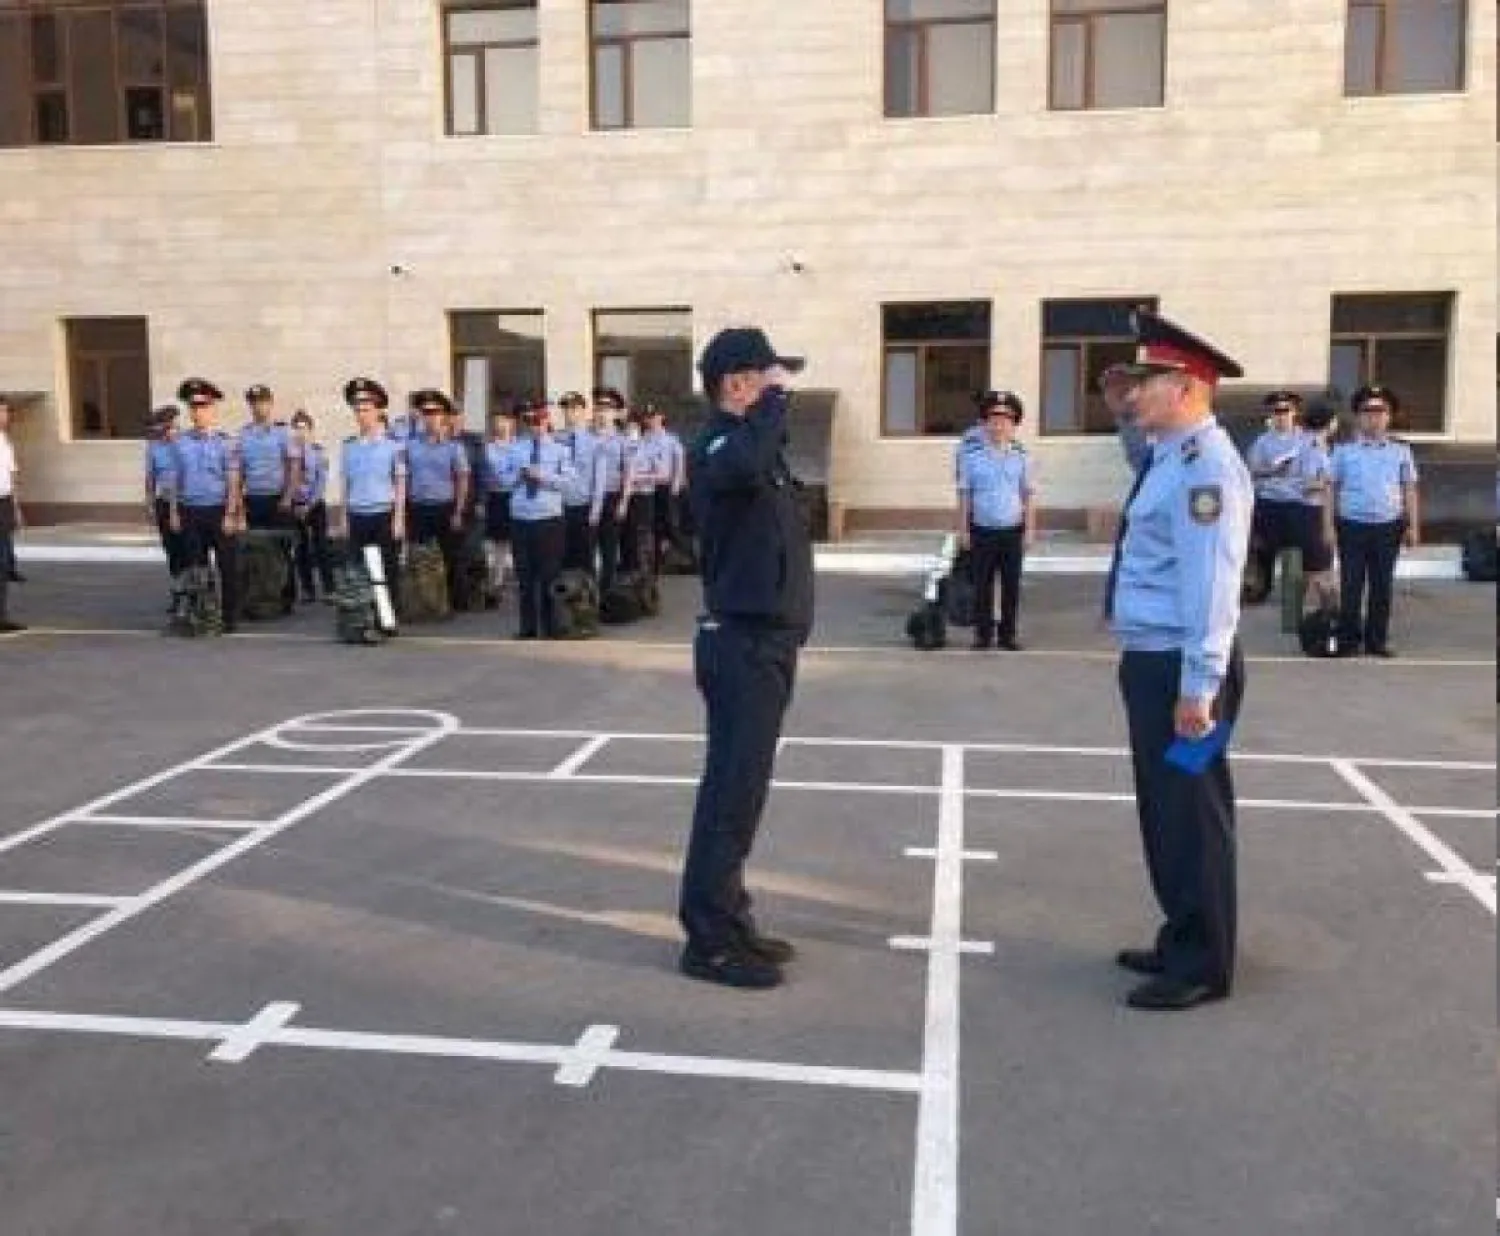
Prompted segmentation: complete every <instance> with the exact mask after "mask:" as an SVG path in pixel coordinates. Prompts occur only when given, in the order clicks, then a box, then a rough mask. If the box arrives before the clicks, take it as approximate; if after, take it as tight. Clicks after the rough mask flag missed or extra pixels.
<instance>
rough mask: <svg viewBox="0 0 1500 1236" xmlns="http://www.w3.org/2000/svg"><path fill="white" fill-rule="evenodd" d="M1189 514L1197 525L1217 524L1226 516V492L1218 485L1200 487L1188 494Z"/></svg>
mask: <svg viewBox="0 0 1500 1236" xmlns="http://www.w3.org/2000/svg"><path fill="white" fill-rule="evenodd" d="M1188 512H1189V513H1190V514H1191V515H1192V517H1193V522H1194V523H1195V524H1203V525H1204V526H1207V525H1209V524H1216V523H1218V522H1219V517H1220V516H1221V515H1223V514H1224V490H1223V488H1222V487H1220V486H1218V485H1198V486H1196V487H1194V489H1193V490H1192V491H1191V492H1190V493H1189V494H1188Z"/></svg>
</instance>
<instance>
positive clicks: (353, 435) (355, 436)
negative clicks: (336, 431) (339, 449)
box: [344, 433, 359, 446]
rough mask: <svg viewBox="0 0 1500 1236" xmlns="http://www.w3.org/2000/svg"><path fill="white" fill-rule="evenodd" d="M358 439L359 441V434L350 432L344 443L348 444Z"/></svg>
mask: <svg viewBox="0 0 1500 1236" xmlns="http://www.w3.org/2000/svg"><path fill="white" fill-rule="evenodd" d="M358 441H359V435H358V434H357V433H351V434H350V435H349V436H348V437H347V438H345V439H344V445H345V446H348V445H349V444H350V443H351V442H358Z"/></svg>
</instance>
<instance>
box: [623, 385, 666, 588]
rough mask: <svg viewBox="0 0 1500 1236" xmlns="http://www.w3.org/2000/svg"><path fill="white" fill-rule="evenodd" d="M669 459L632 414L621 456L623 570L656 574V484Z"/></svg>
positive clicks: (640, 420)
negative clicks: (662, 454)
mask: <svg viewBox="0 0 1500 1236" xmlns="http://www.w3.org/2000/svg"><path fill="white" fill-rule="evenodd" d="M665 466H666V464H665V461H664V460H662V459H661V458H660V456H659V455H658V453H657V452H656V451H655V450H654V449H653V448H652V446H651V445H650V444H649V443H648V442H647V441H646V438H645V433H644V427H643V425H642V417H641V416H640V414H638V413H632V414H631V416H630V419H629V421H628V422H627V423H626V426H625V449H624V453H623V455H622V457H621V465H620V472H621V478H622V479H621V482H620V506H619V520H620V569H621V570H622V571H629V572H630V573H632V574H640V573H642V572H644V573H646V574H649V575H655V574H657V570H656V554H655V553H654V552H653V551H652V548H651V542H652V538H653V535H654V534H653V528H654V526H655V524H654V506H655V501H656V485H657V482H658V481H659V480H660V479H661V475H662V469H664V468H665Z"/></svg>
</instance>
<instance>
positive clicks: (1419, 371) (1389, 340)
mask: <svg viewBox="0 0 1500 1236" xmlns="http://www.w3.org/2000/svg"><path fill="white" fill-rule="evenodd" d="M1452 317H1453V297H1452V295H1451V294H1449V293H1447V292H1421V293H1408V294H1404V295H1403V294H1391V295H1379V296H1335V297H1334V298H1333V339H1332V345H1331V348H1330V352H1329V363H1328V373H1329V385H1330V386H1332V387H1334V388H1335V389H1336V390H1338V391H1339V392H1340V393H1341V394H1343V395H1344V396H1345V397H1348V396H1349V395H1352V394H1353V393H1354V392H1355V391H1356V390H1358V389H1359V388H1360V387H1361V386H1364V385H1366V384H1368V383H1372V382H1378V383H1380V384H1381V385H1383V386H1389V387H1390V388H1391V389H1392V390H1394V391H1395V392H1396V394H1397V395H1399V396H1400V398H1401V427H1402V428H1403V429H1407V430H1414V431H1416V432H1418V433H1442V432H1443V429H1444V427H1445V426H1446V424H1447V406H1448V336H1449V327H1450V323H1451V320H1452Z"/></svg>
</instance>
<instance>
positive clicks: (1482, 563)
mask: <svg viewBox="0 0 1500 1236" xmlns="http://www.w3.org/2000/svg"><path fill="white" fill-rule="evenodd" d="M1497 558H1500V554H1497V552H1496V545H1495V533H1494V531H1493V530H1492V529H1489V528H1481V529H1476V530H1475V531H1473V532H1471V533H1469V535H1468V536H1466V537H1464V542H1463V567H1464V578H1465V579H1467V580H1468V581H1469V582H1470V583H1474V584H1493V583H1494V582H1495V581H1496V579H1497V577H1500V562H1497Z"/></svg>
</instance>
